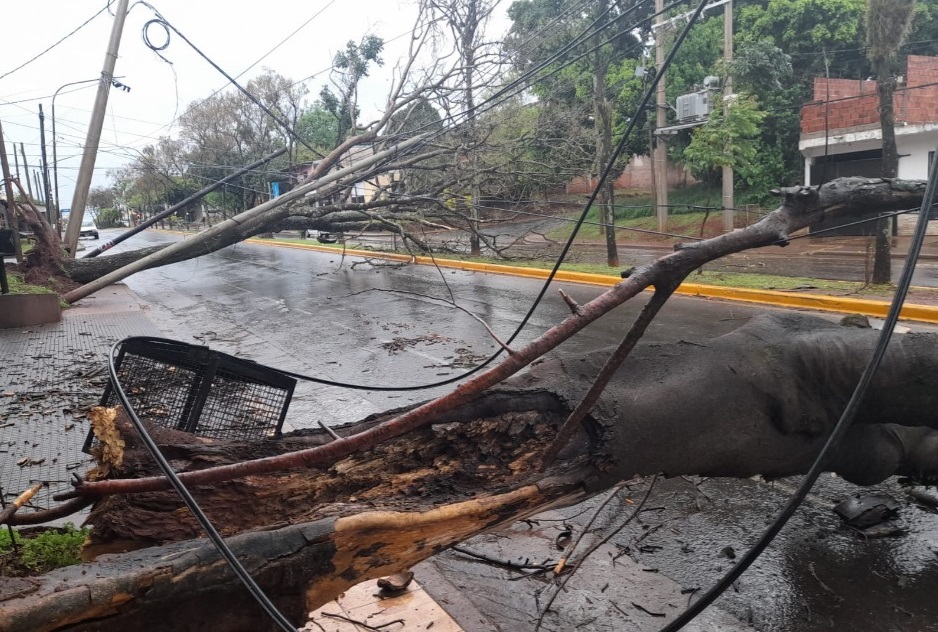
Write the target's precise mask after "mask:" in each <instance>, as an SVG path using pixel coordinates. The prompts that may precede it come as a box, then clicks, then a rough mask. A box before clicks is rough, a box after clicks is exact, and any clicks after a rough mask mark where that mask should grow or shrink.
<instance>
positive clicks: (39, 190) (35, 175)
mask: <svg viewBox="0 0 938 632" xmlns="http://www.w3.org/2000/svg"><path fill="white" fill-rule="evenodd" d="M33 182H34V183H35V184H36V200H37V201H38V202H39V203H40V204H42V205H43V206H45V207H46V220H48V219H49V207H48V206H47V205H46V200H45V198H43V195H44V194H45V193H44V191H43V190H42V186H41V183H40V180H39V171H37V170H36V169H33Z"/></svg>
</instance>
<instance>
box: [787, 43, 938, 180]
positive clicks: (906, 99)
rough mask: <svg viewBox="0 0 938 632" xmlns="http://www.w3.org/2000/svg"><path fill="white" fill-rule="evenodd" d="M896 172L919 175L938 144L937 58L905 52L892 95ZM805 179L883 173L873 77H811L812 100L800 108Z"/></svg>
mask: <svg viewBox="0 0 938 632" xmlns="http://www.w3.org/2000/svg"><path fill="white" fill-rule="evenodd" d="M894 108H895V118H896V144H897V146H898V149H899V177H900V178H906V179H920V180H924V179H925V178H926V177H927V176H928V167H929V165H930V164H931V160H932V159H933V157H934V153H935V146H936V144H938V57H925V56H922V55H909V56H908V58H907V59H906V74H905V75H904V76H902V77H900V78H899V85H898V87H897V89H896V93H895V97H894ZM798 148H799V149H800V150H801V154H802V155H803V156H804V158H805V173H804V179H805V184H823V183H824V182H827V181H829V180H832V179H834V178H838V177H841V176H853V175H857V176H870V177H877V176H879V175H881V174H882V132H881V130H880V126H879V97H878V95H877V93H876V82H875V81H872V80H856V79H825V78H823V77H818V78H816V79H815V80H814V101H813V102H811V103H808V104H806V105H804V106H803V107H802V108H801V139H800V142H799V143H798Z"/></svg>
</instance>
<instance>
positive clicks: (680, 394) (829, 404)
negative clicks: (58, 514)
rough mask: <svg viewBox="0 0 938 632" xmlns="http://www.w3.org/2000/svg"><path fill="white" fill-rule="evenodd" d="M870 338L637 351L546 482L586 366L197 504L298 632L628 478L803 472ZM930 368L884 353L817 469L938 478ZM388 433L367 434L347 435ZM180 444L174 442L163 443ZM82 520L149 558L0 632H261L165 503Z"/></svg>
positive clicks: (99, 509) (39, 601)
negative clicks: (394, 581) (461, 547)
mask: <svg viewBox="0 0 938 632" xmlns="http://www.w3.org/2000/svg"><path fill="white" fill-rule="evenodd" d="M875 336H876V333H875V332H872V331H870V330H861V329H856V328H847V327H840V326H837V325H834V324H831V323H830V322H828V321H825V320H822V319H818V318H814V317H811V316H805V315H798V314H792V315H786V316H760V317H757V318H755V319H753V320H752V321H751V322H750V323H749V324H747V325H745V326H743V327H741V328H740V329H738V330H736V331H734V332H732V333H730V334H728V335H726V336H722V337H720V338H717V339H714V340H711V341H707V342H705V343H694V344H690V343H682V342H678V343H673V344H661V345H651V344H649V345H643V346H640V347H639V348H638V349H637V350H636V352H635V359H636V360H638V361H637V362H633V363H631V364H630V365H629V366H628V367H626V368H623V370H621V371H620V372H618V373H617V374H616V376H615V378H614V381H613V382H612V383H611V384H610V385H609V387H608V388H607V389H606V391H605V392H604V393H603V395H602V398H601V400H600V401H599V403H598V404H597V406H596V407H595V408H594V409H593V411H592V413H591V414H590V416H589V417H588V418H587V419H586V421H585V423H584V425H583V426H582V428H581V430H580V431H579V432H578V434H576V435H575V436H574V438H573V439H572V440H571V442H570V443H569V444H568V445H567V446H566V447H565V449H564V450H563V451H562V452H561V453H560V455H559V457H558V459H557V460H556V461H554V463H553V464H552V465H551V467H550V468H549V469H548V470H547V471H546V472H544V473H540V472H539V471H538V469H537V467H536V464H537V463H538V461H539V457H540V455H541V454H542V452H543V450H544V449H546V446H547V444H548V443H549V438H550V437H551V436H552V432H554V431H555V430H556V428H557V426H558V425H559V423H560V422H561V421H562V420H563V419H564V418H565V416H566V414H567V413H568V412H569V410H570V409H572V407H573V405H575V403H576V402H577V401H578V400H579V398H580V397H581V396H582V394H583V392H584V391H585V390H586V389H587V388H588V386H589V383H590V381H591V379H592V378H593V377H594V376H595V374H596V373H597V371H598V370H599V364H600V362H599V361H598V360H597V357H596V354H594V355H592V356H588V357H569V356H566V357H557V358H552V359H549V360H546V361H544V362H541V363H539V364H536V365H535V366H533V367H532V368H531V369H530V370H529V371H528V372H527V373H525V374H523V375H521V376H519V377H517V378H515V379H513V380H511V381H509V382H507V383H505V384H504V385H502V386H500V387H499V388H498V389H493V390H491V391H489V392H487V393H485V394H484V395H483V396H481V397H479V398H477V399H476V400H474V401H473V402H471V403H470V404H467V405H466V406H464V407H463V408H461V409H459V410H456V411H453V412H452V413H451V414H449V415H447V416H446V417H443V418H440V419H437V420H436V421H435V422H434V423H433V424H431V425H429V426H427V427H424V428H421V429H420V430H417V431H414V432H411V433H408V434H406V435H403V436H400V437H397V438H395V439H394V440H392V441H388V442H386V443H383V444H380V445H377V446H374V447H373V448H371V449H369V450H365V451H362V452H359V453H356V454H354V455H351V456H349V457H347V458H345V459H343V460H341V461H338V462H336V463H334V464H332V465H330V466H327V467H322V468H320V469H318V470H313V471H309V470H306V471H295V470H294V471H287V472H279V473H275V474H266V475H262V476H251V477H248V478H246V479H241V480H238V481H230V482H227V483H224V484H221V485H214V486H211V487H204V488H199V487H196V488H195V489H194V492H195V494H196V495H197V497H199V499H200V502H202V503H203V505H204V508H205V509H206V512H207V513H208V515H209V516H210V517H211V518H212V519H213V521H214V522H215V523H216V524H217V525H218V527H219V529H220V530H221V531H222V532H223V533H226V534H228V535H230V534H233V533H236V532H241V531H244V530H246V529H253V530H257V529H260V530H261V531H260V532H255V533H249V534H244V535H239V536H237V537H235V538H233V540H232V541H233V543H234V544H235V545H236V549H237V550H239V551H240V552H241V554H242V555H243V556H246V557H247V560H248V562H249V567H251V568H252V571H253V572H254V574H255V575H256V576H257V578H258V579H259V581H260V582H261V584H262V585H263V586H264V588H265V589H267V590H268V591H269V592H271V594H274V595H278V597H279V598H280V599H281V605H283V606H284V607H285V609H286V610H287V612H289V613H290V615H291V616H293V617H294V618H295V620H296V621H297V622H300V621H302V618H303V617H305V612H306V611H307V609H311V608H313V607H316V606H318V605H320V604H322V603H325V602H327V601H328V600H330V599H332V598H333V597H335V596H336V595H337V594H338V593H339V592H341V591H342V590H344V589H345V588H346V587H348V586H349V585H352V584H355V583H357V582H359V581H363V580H365V579H368V578H372V577H377V576H381V575H386V574H389V573H392V572H398V571H401V570H404V569H406V568H408V567H410V566H412V565H413V564H415V563H416V562H418V561H420V560H422V559H425V558H427V557H429V556H431V555H433V554H434V553H435V552H437V551H439V550H441V549H442V548H445V547H447V546H449V545H451V544H454V543H456V542H459V541H461V540H463V539H465V538H467V537H469V536H471V535H474V534H477V533H481V532H483V531H485V530H486V529H490V528H492V527H494V526H497V525H499V524H505V523H509V522H512V521H514V520H517V519H519V518H523V517H526V516H528V515H531V514H532V513H535V512H537V511H538V510H540V509H544V508H546V507H549V506H552V505H556V504H558V503H570V502H574V501H578V500H580V499H583V498H585V497H586V496H588V495H590V494H592V493H595V492H597V491H599V490H602V489H604V488H607V487H609V486H610V485H612V484H614V483H615V482H618V481H620V480H623V479H627V478H630V477H631V476H632V475H634V474H636V473H656V472H659V471H663V472H664V473H665V474H667V475H678V474H690V473H695V474H705V475H710V476H750V475H752V474H759V473H761V474H764V475H766V476H769V477H778V476H785V475H789V474H796V473H802V472H804V471H805V470H807V468H808V467H809V466H810V464H811V462H812V460H813V459H814V457H815V456H816V455H817V453H818V452H819V451H820V448H821V445H822V444H823V442H824V440H825V438H826V436H827V434H828V433H829V432H830V430H831V428H832V427H833V424H834V423H835V422H836V420H837V417H838V416H839V414H840V410H841V407H842V405H843V403H844V402H845V401H846V400H847V398H849V395H850V391H851V390H852V388H853V385H854V383H855V381H856V379H857V377H858V376H859V374H860V372H861V370H862V366H863V364H864V363H865V361H866V359H867V356H868V355H869V352H870V350H871V349H872V346H873V344H874V339H875ZM936 352H938V336H936V335H932V334H927V335H926V334H907V335H904V336H897V337H896V339H895V340H894V342H893V344H892V345H891V348H890V351H889V353H888V354H887V356H886V358H885V361H884V364H883V366H882V368H881V370H880V372H879V373H878V377H877V378H876V379H875V380H874V384H873V385H872V389H871V391H870V392H869V395H868V397H867V400H866V405H865V406H864V408H863V411H862V413H861V414H860V417H859V418H858V420H857V424H856V426H855V427H854V430H853V431H851V434H850V435H849V436H848V439H847V441H846V442H845V443H844V444H843V446H842V447H841V448H840V449H839V450H838V451H837V453H836V454H835V456H834V458H833V460H832V461H831V463H830V464H829V469H831V470H834V471H837V472H839V473H840V474H841V475H843V476H844V477H846V478H848V479H850V480H853V481H856V482H859V483H863V484H866V483H872V482H875V481H879V480H882V479H884V478H886V477H888V476H890V475H893V474H905V475H910V476H934V475H935V474H936V473H938V432H936V429H938V412H936V411H938V393H936V392H935V390H934V389H933V388H930V384H931V382H932V379H931V376H932V375H934V371H935V369H936V358H938V353H936ZM382 421H383V419H382V418H381V417H376V418H373V419H368V420H365V421H363V422H360V423H359V424H355V425H353V426H349V427H346V428H344V429H342V434H351V433H355V432H360V431H362V430H366V429H367V428H369V427H372V426H374V425H375V424H380V423H381V422H382ZM125 436H126V439H127V440H128V448H127V452H126V454H125V458H124V462H123V465H122V466H121V467H122V472H121V473H122V475H146V474H148V473H151V472H152V466H151V465H149V459H148V458H147V457H146V456H145V455H143V454H142V453H141V452H140V449H139V448H138V447H137V446H136V444H135V442H134V441H133V437H132V436H130V435H129V434H127V433H126V432H125ZM174 438H176V436H175V433H172V432H170V433H167V434H165V436H163V437H161V439H160V440H161V441H162V442H164V443H165V442H166V441H173V440H174ZM329 440H330V438H329V437H328V436H327V435H325V434H324V433H319V432H312V433H304V434H300V435H294V436H290V437H288V438H285V439H283V440H281V441H271V442H265V443H262V444H255V445H244V444H227V443H224V442H212V443H208V442H205V441H201V440H200V441H193V440H192V439H189V440H188V441H187V442H185V443H180V442H178V441H177V442H175V443H171V444H170V445H166V447H165V448H164V451H165V453H166V454H167V456H168V458H170V459H171V460H172V461H173V462H174V463H175V464H177V465H178V466H179V467H180V468H181V469H186V470H197V469H201V468H205V467H210V466H213V465H216V464H218V463H222V462H229V461H232V460H237V459H240V458H243V457H244V456H245V455H254V456H262V455H265V454H269V453H275V452H279V451H281V450H295V449H297V448H299V447H302V446H304V445H310V444H321V443H325V442H328V441H329ZM454 498H464V499H466V500H463V501H461V502H453V500H454ZM89 522H90V523H91V524H92V525H93V526H94V534H95V535H94V542H93V544H92V546H91V547H90V548H89V552H91V553H97V552H102V551H109V550H123V549H127V548H133V547H138V546H147V547H150V548H146V549H144V551H142V552H138V553H126V554H124V555H122V556H119V557H117V558H114V560H113V561H106V559H103V560H101V561H99V562H95V563H93V564H88V565H84V566H82V567H80V569H75V570H63V571H59V572H56V573H52V574H50V575H47V576H45V577H43V578H41V579H38V580H35V584H31V585H29V586H27V587H25V588H22V587H21V589H20V592H21V593H22V592H23V591H26V592H28V594H23V595H21V596H19V597H16V598H7V599H4V600H2V601H0V630H27V629H28V630H40V629H61V628H64V627H66V626H76V627H74V628H70V629H95V630H117V629H120V628H123V629H127V627H128V626H130V627H131V628H133V627H140V626H145V625H146V622H147V621H149V622H152V621H154V619H153V618H152V617H154V616H156V615H155V613H160V617H161V618H160V621H161V623H162V624H163V625H165V626H166V627H167V628H168V629H179V630H185V629H199V630H212V629H216V630H237V629H252V630H257V629H265V628H264V625H262V621H263V620H262V619H261V618H260V616H261V615H260V614H259V609H258V608H257V606H256V605H255V604H254V603H253V602H251V601H249V600H247V599H244V598H243V597H241V596H240V595H242V593H241V591H242V590H243V589H242V588H240V587H239V586H238V584H237V583H236V580H235V579H234V578H233V575H232V574H231V573H230V572H229V571H228V569H227V568H226V567H224V566H223V564H222V563H221V562H220V561H219V559H218V558H217V556H216V554H215V553H214V552H213V550H212V548H211V546H210V545H209V544H207V543H206V542H205V541H204V540H191V539H188V538H193V537H197V536H198V529H197V527H195V525H194V522H193V520H192V518H191V516H189V515H188V512H187V511H185V510H184V509H182V505H181V503H180V502H179V501H178V499H176V498H175V497H174V496H173V494H171V493H169V492H147V493H141V494H131V495H122V496H114V497H110V498H107V499H103V500H101V501H99V502H98V505H97V506H96V508H95V510H94V511H93V513H92V516H91V517H90V518H89ZM284 522H296V523H298V524H294V525H291V526H285V527H281V526H280V525H283V523H284ZM278 527H279V528H278ZM179 539H183V540H184V541H183V542H182V543H177V544H173V545H166V546H159V547H152V546H151V545H153V544H165V543H167V542H172V541H175V540H179ZM182 552H185V553H182ZM64 587H67V590H63V588H64ZM170 604H171V607H169V605H170ZM215 606H217V607H215ZM219 609H223V610H224V615H223V616H219V617H217V618H215V619H210V618H209V617H208V616H207V615H206V614H205V613H206V611H211V612H213V613H214V612H218V611H219ZM200 610H201V611H200ZM237 621H242V622H244V623H243V625H240V624H237ZM6 622H9V623H6ZM4 626H6V627H4ZM83 626H84V627H83ZM190 626H191V627H190Z"/></svg>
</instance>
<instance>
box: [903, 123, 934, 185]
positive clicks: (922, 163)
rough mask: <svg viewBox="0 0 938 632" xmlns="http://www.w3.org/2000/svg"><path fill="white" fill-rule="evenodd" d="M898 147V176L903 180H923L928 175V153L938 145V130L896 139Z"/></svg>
mask: <svg viewBox="0 0 938 632" xmlns="http://www.w3.org/2000/svg"><path fill="white" fill-rule="evenodd" d="M896 142H897V145H898V149H899V156H900V158H899V177H900V178H902V179H904V180H925V179H926V178H927V177H928V153H929V152H932V151H935V147H936V146H938V130H930V131H927V132H922V133H920V134H915V135H914V136H910V137H907V138H903V137H902V136H899V137H897V139H896Z"/></svg>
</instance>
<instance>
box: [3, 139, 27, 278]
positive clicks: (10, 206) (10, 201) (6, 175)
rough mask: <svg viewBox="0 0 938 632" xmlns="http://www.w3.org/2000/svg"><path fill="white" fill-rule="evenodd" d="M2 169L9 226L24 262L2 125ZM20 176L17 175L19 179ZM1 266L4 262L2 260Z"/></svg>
mask: <svg viewBox="0 0 938 632" xmlns="http://www.w3.org/2000/svg"><path fill="white" fill-rule="evenodd" d="M13 155H14V156H15V155H16V145H14V146H13ZM0 168H2V169H3V187H4V191H5V192H6V200H7V226H9V227H10V228H11V229H13V247H14V250H15V251H16V260H17V262H20V263H22V261H23V247H22V245H21V244H20V227H19V220H18V219H17V217H16V198H15V197H14V195H13V179H12V178H11V177H10V161H9V160H7V146H6V142H5V141H4V140H3V125H0ZM18 175H19V174H17V177H18ZM0 265H3V260H2V259H0Z"/></svg>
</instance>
